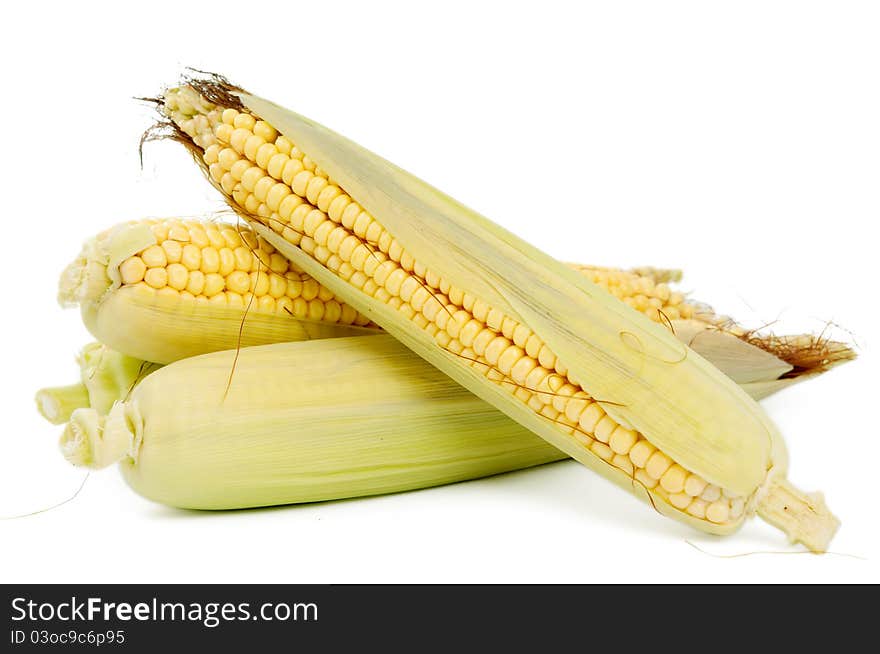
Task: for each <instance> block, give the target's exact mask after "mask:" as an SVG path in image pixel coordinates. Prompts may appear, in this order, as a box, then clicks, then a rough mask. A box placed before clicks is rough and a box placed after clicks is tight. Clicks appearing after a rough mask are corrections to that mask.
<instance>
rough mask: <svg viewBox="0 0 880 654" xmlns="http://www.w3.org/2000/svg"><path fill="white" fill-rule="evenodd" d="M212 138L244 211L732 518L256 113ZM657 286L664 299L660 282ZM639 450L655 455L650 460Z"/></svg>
mask: <svg viewBox="0 0 880 654" xmlns="http://www.w3.org/2000/svg"><path fill="white" fill-rule="evenodd" d="M264 136H265V137H268V138H271V137H273V136H274V137H275V141H274V142H273V143H270V141H269V140H268V138H264ZM215 138H216V141H217V143H216V146H215V147H213V148H212V149H211V152H209V153H208V152H206V158H205V161H206V163H208V165H209V172H210V174H211V177H212V179H213V180H214V181H215V182H216V183H217V184H218V185H220V186H221V188H223V189H224V190H226V191H227V193H228V194H229V195H231V196H232V198H233V199H234V200H235V202H236V203H237V204H238V205H239V206H241V207H243V208H244V209H245V210H246V211H247V212H248V213H250V214H253V215H255V216H259V217H260V218H262V219H263V221H264V223H265V224H266V225H267V226H268V227H269V228H271V229H273V230H274V231H275V232H277V233H279V234H281V235H282V236H283V237H285V238H287V239H288V240H290V241H291V242H292V243H294V244H295V245H298V246H299V247H300V248H301V249H302V250H303V251H305V252H307V253H309V254H311V255H312V256H314V257H315V258H316V259H318V260H319V261H322V262H326V263H327V264H329V262H331V261H333V268H334V269H335V270H337V272H338V274H339V276H340V277H341V278H342V279H344V280H346V281H347V282H348V283H350V284H352V285H353V286H354V287H355V288H358V289H359V290H361V291H363V292H364V293H367V294H368V295H370V296H372V297H374V298H376V299H379V300H380V301H382V302H385V303H386V304H389V305H390V306H392V307H394V308H395V309H397V310H398V311H400V312H401V313H402V314H404V315H405V316H406V317H407V318H409V319H410V320H412V322H413V323H414V324H416V325H418V326H419V327H421V328H422V329H424V330H425V331H427V332H429V333H430V334H432V335H433V336H434V338H435V340H436V341H437V342H438V343H439V344H440V345H441V346H442V347H444V348H445V349H447V350H448V351H450V352H454V353H457V354H459V355H460V356H461V357H462V358H463V359H464V360H469V361H470V365H472V366H473V367H474V368H475V369H476V370H478V371H481V372H483V374H484V375H485V376H486V377H487V378H489V379H492V380H493V381H495V382H497V383H499V384H501V385H502V386H504V387H506V388H508V389H510V391H511V393H512V394H513V395H514V396H515V397H518V398H519V399H520V400H521V401H523V402H525V403H526V404H528V405H529V406H530V407H531V408H532V409H533V410H534V411H536V412H537V413H539V414H540V415H543V416H545V417H546V418H547V419H548V420H552V421H553V422H555V423H557V424H558V425H559V427H560V429H562V430H563V431H565V432H567V433H569V434H570V435H572V436H574V437H575V438H576V439H577V440H578V441H579V442H580V443H581V444H582V445H584V446H585V447H587V448H588V449H589V450H590V451H592V452H593V453H594V454H596V455H597V456H599V457H600V458H602V459H603V460H605V461H606V462H608V463H609V464H610V465H613V466H615V467H617V468H619V469H621V470H624V471H625V472H626V473H627V474H629V475H631V476H632V477H633V479H634V480H636V481H638V482H639V483H642V484H643V485H644V486H645V487H646V488H649V489H652V492H653V493H655V494H657V495H659V496H660V497H662V498H663V499H664V500H666V501H668V502H669V503H670V504H671V505H672V506H675V507H676V508H678V509H680V510H682V511H688V512H689V513H691V514H692V515H697V514H699V513H702V514H703V517H705V519H708V520H712V521H716V522H726V521H727V520H728V517H729V515H730V514H731V510H730V504H731V501H732V500H731V499H730V498H726V497H719V498H716V499H715V500H712V501H709V500H707V499H705V498H704V497H696V496H692V495H688V494H687V492H686V490H685V486H686V483H687V480H688V478H689V477H691V476H695V475H693V474H692V473H688V471H687V470H685V469H684V468H682V467H681V466H678V465H677V464H674V462H672V461H671V460H669V458H668V457H666V456H665V455H663V454H662V453H660V452H657V451H656V450H655V448H653V446H651V445H650V443H648V442H647V441H646V440H645V439H644V438H643V437H642V436H641V435H640V434H638V433H636V432H633V431H631V430H627V429H625V428H624V427H622V426H621V425H619V424H617V423H616V422H615V421H614V420H613V419H612V418H611V417H610V416H608V415H607V414H606V413H605V411H604V410H603V409H602V407H601V402H599V401H595V400H594V399H593V398H591V397H590V396H589V395H588V394H587V393H586V392H584V391H583V389H582V388H581V387H580V385H579V384H578V383H577V382H576V380H573V379H570V378H568V377H567V370H566V369H565V367H564V365H563V364H562V362H560V361H558V360H557V358H556V356H555V355H554V354H553V352H552V351H551V350H550V349H549V348H548V347H547V345H546V344H544V343H543V342H541V340H540V339H539V338H538V337H537V336H536V335H535V334H534V333H532V332H531V330H530V329H528V327H526V326H525V325H521V324H518V323H517V322H516V321H515V320H513V319H511V318H510V317H509V316H505V315H504V314H503V313H502V312H500V311H498V310H497V309H493V308H491V307H489V306H488V305H486V304H485V303H483V302H481V301H480V300H479V299H477V298H474V297H472V296H470V295H469V294H468V293H466V292H464V291H462V290H461V289H457V288H455V287H454V286H452V285H450V284H449V283H448V282H446V281H445V280H443V279H442V277H440V276H439V275H436V274H434V273H433V272H432V271H430V270H427V269H426V268H425V267H424V266H421V265H420V264H419V263H418V262H416V261H414V260H413V259H412V257H411V256H409V255H408V254H407V253H406V252H405V251H404V250H403V248H402V247H401V246H400V244H399V243H397V242H396V241H395V240H394V238H393V237H392V236H391V235H390V234H389V233H387V232H386V231H385V230H384V228H383V227H382V226H381V224H379V223H378V222H376V221H375V219H373V217H372V216H370V215H369V213H367V212H366V211H365V210H364V209H362V208H361V207H360V206H359V205H358V204H357V203H356V202H354V201H353V200H352V199H351V198H350V197H349V196H348V195H347V194H346V193H345V192H344V191H342V189H340V188H339V187H338V186H337V185H335V184H333V183H332V182H331V181H330V180H328V179H327V178H326V176H323V177H322V176H321V174H320V173H321V171H320V170H318V169H315V168H314V167H313V165H312V167H311V168H310V167H307V166H305V165H304V164H303V161H304V160H305V159H306V158H305V157H303V158H302V159H300V158H298V157H294V156H290V154H289V153H291V152H294V146H293V145H292V144H290V143H289V141H287V139H286V138H285V137H283V136H278V135H277V132H275V131H274V130H271V127H269V126H267V125H266V124H265V123H263V122H262V121H259V120H257V119H255V118H254V117H253V116H250V115H248V114H244V113H240V112H238V111H235V110H233V109H226V110H224V112H223V113H222V123H221V124H219V125H218V126H217V128H216V130H215ZM267 145H272V146H274V150H273V149H271V148H266V147H265V146H267ZM261 164H264V165H261ZM648 281H652V280H648ZM655 292H657V293H659V294H660V295H665V291H664V290H663V289H662V288H661V290H660V291H656V289H655ZM669 299H673V298H672V296H671V295H670V296H669V297H668V298H667V300H669ZM676 300H677V298H676ZM679 303H680V301H679ZM661 306H662V305H661ZM514 376H515V377H514ZM646 448H650V450H651V454H650V456H648V457H647V460H645V449H646ZM639 463H641V465H639ZM704 485H705V484H704ZM691 486H692V487H693V486H694V485H693V484H691ZM706 486H708V485H706ZM702 504H706V507H705V510H703V509H702V508H701V507H702ZM692 506H693V507H694V508H693V510H691V507H692ZM722 515H723V516H724V518H723V519H720V518H721V516H722Z"/></svg>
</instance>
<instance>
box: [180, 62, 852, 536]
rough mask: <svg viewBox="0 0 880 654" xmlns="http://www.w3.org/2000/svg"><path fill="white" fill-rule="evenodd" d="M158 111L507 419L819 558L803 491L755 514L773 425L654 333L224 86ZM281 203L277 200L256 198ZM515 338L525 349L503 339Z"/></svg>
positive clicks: (359, 303) (396, 331) (768, 499)
mask: <svg viewBox="0 0 880 654" xmlns="http://www.w3.org/2000/svg"><path fill="white" fill-rule="evenodd" d="M208 97H210V101H209V100H208V99H207V98H208ZM181 99H182V100H183V102H180V100H181ZM183 105H185V106H186V107H187V109H188V110H187V111H181V110H180V109H179V108H180V106H183ZM166 115H167V116H168V117H169V118H170V119H171V120H172V121H173V122H174V123H175V124H177V126H178V128H179V129H180V134H179V136H180V139H181V140H188V141H189V144H190V147H191V149H192V150H193V151H195V152H196V153H197V154H199V155H200V156H201V157H202V159H203V161H204V163H205V164H206V165H207V166H208V171H209V173H210V176H211V178H212V179H213V181H214V182H215V184H216V185H217V187H218V188H220V189H222V190H223V191H224V193H226V194H227V197H228V198H229V199H230V201H231V203H233V204H234V206H235V207H236V208H237V210H238V211H239V212H240V213H241V214H242V215H244V216H245V217H246V218H248V219H249V220H251V221H252V222H253V223H254V224H255V229H256V231H257V232H258V233H259V234H260V235H262V236H264V237H265V238H266V239H267V240H268V241H269V242H270V243H272V244H273V246H275V247H276V248H278V249H279V251H280V252H282V253H283V254H284V255H285V256H287V257H288V258H289V259H290V260H291V261H293V262H294V263H296V265H298V266H300V267H301V268H303V270H305V271H306V272H308V273H309V274H311V275H312V276H314V277H315V278H316V279H317V280H318V281H319V282H321V283H322V284H323V285H325V286H327V287H328V288H330V289H331V290H333V292H334V293H336V294H337V295H338V296H339V297H340V298H342V299H344V300H345V301H346V302H348V303H349V304H351V305H352V306H354V307H355V308H357V309H358V310H360V311H361V312H363V313H364V314H365V315H368V316H369V317H370V319H372V320H373V321H375V322H376V323H377V324H379V325H381V326H382V327H383V328H385V329H386V330H387V331H388V332H389V333H391V334H392V335H393V336H395V337H396V338H398V339H400V340H401V341H402V342H403V343H404V344H406V345H407V346H408V347H410V348H411V349H413V350H414V351H415V352H417V353H418V354H419V355H420V356H422V357H424V358H425V359H427V360H428V361H429V362H431V363H432V364H433V365H435V366H437V367H438V368H439V369H441V370H442V371H443V372H445V373H446V374H448V375H449V376H450V377H452V378H453V379H455V380H456V381H458V382H459V383H461V384H462V385H464V386H465V387H466V388H468V389H469V390H471V391H472V392H473V393H475V394H476V395H478V396H479V397H481V398H482V399H484V400H486V401H487V402H489V403H490V404H492V405H493V406H496V407H497V408H498V409H500V410H501V411H503V412H505V413H506V414H508V415H509V416H510V417H512V418H513V419H514V420H516V421H517V422H519V423H520V424H522V425H524V426H526V427H527V428H528V429H530V430H531V431H533V432H534V433H536V434H538V435H540V436H542V437H543V438H545V439H546V440H548V441H549V442H550V443H552V444H553V445H555V446H556V447H558V448H560V449H562V450H563V451H565V452H567V453H568V454H569V455H571V456H572V457H574V458H575V459H577V460H579V461H581V462H582V463H584V464H585V465H587V466H589V467H591V468H594V469H596V470H598V471H600V472H602V473H604V474H606V475H608V476H609V477H610V478H612V479H614V480H615V481H617V482H618V483H620V484H621V485H622V486H624V487H625V488H628V489H631V490H633V492H635V493H636V494H639V495H642V496H648V497H650V499H651V502H652V504H653V505H654V506H655V508H657V509H658V510H659V511H661V512H662V513H665V514H668V515H671V516H674V517H676V518H678V519H680V520H682V521H684V522H687V523H689V524H691V525H693V526H695V527H698V528H701V529H704V530H706V531H710V532H714V533H720V534H725V533H730V532H732V531H734V530H735V529H736V528H738V527H739V526H740V525H741V523H742V521H743V519H744V517H745V516H746V515H749V514H752V513H754V512H756V511H757V512H758V513H760V514H761V515H762V516H764V517H765V518H766V519H768V520H769V521H770V522H773V523H774V524H776V525H778V526H780V527H781V528H782V529H783V530H784V531H786V533H787V534H788V535H789V536H790V537H792V538H796V539H798V540H800V541H801V542H803V543H804V544H806V545H807V546H808V547H810V548H811V549H814V550H822V549H824V548H825V547H826V546H827V543H828V542H829V540H830V538H831V537H832V535H833V533H834V532H835V531H836V528H837V522H836V520H835V519H834V518H833V517H832V516H830V514H828V513H827V511H824V510H822V507H817V506H815V505H814V504H813V503H812V500H811V499H810V498H808V497H807V496H806V495H804V494H799V495H798V503H797V504H796V505H792V506H791V507H790V508H791V510H790V511H789V512H788V516H789V519H787V520H780V519H779V516H778V514H776V513H772V512H768V511H767V508H768V507H771V506H774V504H775V499H776V497H775V495H777V494H778V493H779V492H781V491H780V488H781V486H780V480H781V479H784V475H785V474H786V471H787V455H786V452H785V447H784V444H783V442H782V439H781V437H780V435H779V434H778V432H777V430H776V428H775V427H774V426H773V424H772V423H771V422H770V420H769V419H768V418H767V417H766V416H765V415H764V414H763V412H762V411H761V410H760V408H759V407H758V406H757V405H756V404H755V403H754V402H753V401H752V400H751V399H750V398H749V397H748V396H747V395H746V394H745V393H743V392H742V391H741V390H740V389H738V388H737V387H736V386H735V384H733V383H732V382H731V381H729V380H728V379H726V378H725V377H724V376H723V375H722V374H721V373H720V372H719V371H718V370H717V369H715V368H713V367H712V366H711V365H710V364H709V363H708V362H707V361H705V360H704V359H703V358H701V357H700V356H699V355H697V354H696V353H695V352H694V351H693V350H690V349H688V348H687V347H686V346H684V345H683V344H682V343H681V342H680V341H678V340H676V339H675V338H674V336H672V334H670V332H669V331H668V329H666V328H665V327H663V326H661V325H660V324H658V323H656V322H652V321H650V320H648V319H647V318H646V317H645V316H644V315H643V314H641V313H639V312H637V311H634V310H633V309H632V308H629V307H626V305H625V304H623V303H621V302H619V301H618V300H616V299H615V298H613V297H612V296H610V295H609V294H607V293H605V292H603V291H602V290H601V289H599V288H598V287H597V286H596V285H595V284H592V283H591V282H589V281H587V280H586V279H584V277H583V276H582V275H578V274H577V273H576V272H574V271H572V270H571V269H570V268H566V267H565V266H563V265H561V264H559V263H558V262H556V261H554V260H553V259H551V258H550V257H548V256H547V255H545V254H543V253H542V252H540V251H538V250H537V249H535V248H533V247H531V246H529V245H528V244H527V243H525V242H523V241H522V240H520V239H518V238H516V237H515V236H513V235H512V234H510V233H508V232H506V231H504V230H503V229H501V228H500V227H498V226H497V225H494V224H493V223H491V222H489V221H488V220H486V219H485V218H483V217H482V216H479V215H478V214H476V213H474V212H472V211H470V210H468V209H467V208H465V207H463V206H462V205H460V204H458V203H456V202H455V201H453V200H451V199H450V198H447V197H446V196H444V195H443V194H442V193H440V192H439V191H437V190H436V189H433V188H431V187H429V186H428V185H427V184H425V183H424V182H422V181H421V180H418V179H417V178H415V177H413V176H411V175H409V174H408V173H406V172H405V171H402V170H400V169H399V168H397V167H395V166H393V165H391V164H390V163H388V162H387V161H385V160H383V159H381V158H380V157H378V156H376V155H374V154H372V153H370V152H368V151H366V150H364V149H363V148H361V147H359V146H357V145H356V144H354V143H352V142H350V141H348V140H347V139H344V138H343V137H341V136H339V135H337V134H335V133H333V132H332V131H330V130H328V129H326V128H324V127H322V126H320V125H318V124H316V123H314V122H312V121H310V120H308V119H305V118H303V117H301V116H299V115H298V114H295V113H293V112H290V111H287V110H285V109H282V108H281V107H279V106H278V105H275V104H273V103H271V102H268V101H266V100H264V99H262V98H259V97H257V96H253V95H251V94H248V93H246V92H244V91H243V90H242V89H239V88H237V87H232V86H231V85H229V84H228V83H226V82H225V81H224V80H222V79H209V80H207V81H198V82H194V83H193V84H191V85H189V86H184V87H181V88H179V89H174V90H172V91H169V92H168V94H166ZM282 137H283V138H284V139H285V142H283V143H280V142H279V139H280V138H282ZM288 144H290V148H288V147H287V146H288ZM264 145H265V146H268V147H264ZM273 148H274V151H273ZM273 159H274V161H273ZM215 164H216V165H215ZM282 196H283V197H284V198H285V199H286V198H291V199H290V200H289V201H288V203H287V204H286V205H283V204H282V203H278V204H277V205H276V204H275V203H274V201H270V198H278V197H282ZM517 330H519V331H520V334H521V339H524V340H523V345H524V347H520V346H519V345H517V344H516V343H514V342H512V341H511V339H510V338H509V337H508V336H507V334H508V333H510V334H513V333H514V332H516V331H517ZM463 339H464V340H463ZM523 359H525V361H523ZM502 366H504V367H502ZM514 369H517V370H518V371H521V373H520V374H525V380H526V383H525V384H520V383H517V382H515V381H514V380H513V379H512V378H511V377H510V375H511V374H512V371H513V370H514ZM526 369H528V372H527V373H526ZM591 405H598V408H597V411H598V410H601V413H602V414H603V415H602V416H601V417H600V418H599V420H598V422H594V420H593V414H594V413H596V412H593V413H591V414H588V413H587V409H588V407H590V406H591ZM588 415H589V416H590V417H589V418H588V419H587V421H586V424H581V422H582V419H583V418H586V416H588ZM609 421H611V422H612V423H614V425H616V426H615V427H612V425H609ZM617 427H620V428H623V429H630V430H632V431H634V432H635V433H636V434H637V439H636V442H637V443H638V442H639V441H642V440H644V441H646V442H648V443H649V444H651V445H652V446H653V447H654V448H656V449H657V450H658V453H659V454H662V455H663V456H665V457H667V458H668V460H669V462H670V465H668V466H666V469H669V468H670V467H672V465H676V466H679V467H680V468H681V469H682V470H684V471H685V472H686V473H687V475H695V476H698V477H700V478H701V479H703V480H705V481H707V482H708V483H712V484H714V485H716V486H718V487H719V488H721V489H723V491H724V494H723V498H724V499H719V500H718V502H722V503H727V506H721V505H719V506H717V507H715V508H713V509H712V510H711V511H710V510H708V509H707V511H706V512H705V514H703V513H702V512H701V511H696V512H693V511H692V512H689V511H688V509H689V508H690V504H688V505H687V506H685V505H684V502H683V501H681V500H680V498H676V500H675V501H674V502H673V501H672V500H671V495H675V493H672V494H670V493H669V492H668V491H666V490H665V489H664V485H663V484H662V483H657V484H656V485H653V484H650V483H640V484H638V483H635V482H636V480H638V479H639V477H640V474H641V476H642V477H644V476H645V475H647V477H648V478H649V479H652V480H655V481H657V482H662V479H663V477H662V473H660V472H658V473H657V474H659V475H660V476H659V477H655V476H653V475H652V474H651V470H652V469H654V468H656V469H657V470H658V471H659V467H656V466H655V467H654V468H646V469H642V470H635V469H631V468H630V466H628V465H622V464H621V465H615V463H614V456H615V455H614V452H613V450H611V448H610V446H609V445H608V444H607V441H605V440H603V434H606V433H613V431H614V429H616V428H617ZM619 456H621V457H622V456H623V455H619ZM621 461H622V459H621ZM630 461H631V459H630ZM649 465H650V459H649ZM673 469H676V468H673ZM665 472H666V470H664V471H663V473H665ZM667 486H669V484H667ZM672 486H673V487H674V488H677V487H678V484H677V483H676V484H673V485H672ZM697 499H698V498H693V499H692V500H691V503H694V502H696V501H697ZM733 502H736V503H739V502H742V503H743V504H744V506H745V507H746V510H745V511H744V512H743V513H742V515H739V516H738V517H733V516H734V512H733V511H731V510H730V506H731V505H732V503H733ZM695 513H696V515H695ZM771 513H772V515H771Z"/></svg>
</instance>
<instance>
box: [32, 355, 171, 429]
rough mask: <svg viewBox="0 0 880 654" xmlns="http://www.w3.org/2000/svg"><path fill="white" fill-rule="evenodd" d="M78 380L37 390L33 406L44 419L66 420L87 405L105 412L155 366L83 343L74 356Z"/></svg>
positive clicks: (57, 421)
mask: <svg viewBox="0 0 880 654" xmlns="http://www.w3.org/2000/svg"><path fill="white" fill-rule="evenodd" d="M77 363H78V365H79V369H80V381H79V382H78V383H76V384H71V385H68V386H58V387H48V388H43V389H40V390H39V391H37V395H36V402H37V408H38V410H39V411H40V413H41V414H42V415H43V417H44V418H46V420H48V421H49V422H51V423H53V424H56V425H59V424H62V423H65V422H67V421H68V420H69V419H70V415H71V414H72V413H73V411H74V410H75V409H78V408H84V407H91V408H93V409H95V410H96V411H97V412H98V413H100V414H106V413H107V412H108V411H109V410H110V407H111V406H112V405H113V403H114V402H116V401H117V400H121V399H124V398H125V396H126V395H127V394H128V392H129V391H131V389H132V388H133V387H134V385H135V384H136V383H137V381H138V380H139V379H140V378H141V377H143V376H145V375H148V374H149V373H150V372H152V371H153V370H155V369H157V368H158V367H159V366H158V365H157V364H154V363H150V362H148V361H142V360H140V359H136V358H134V357H130V356H127V355H125V354H122V353H120V352H117V351H115V350H112V349H110V348H108V347H106V346H104V345H102V344H101V343H90V344H89V345H86V346H85V347H84V348H83V349H82V350H81V351H80V353H79V356H78V357H77Z"/></svg>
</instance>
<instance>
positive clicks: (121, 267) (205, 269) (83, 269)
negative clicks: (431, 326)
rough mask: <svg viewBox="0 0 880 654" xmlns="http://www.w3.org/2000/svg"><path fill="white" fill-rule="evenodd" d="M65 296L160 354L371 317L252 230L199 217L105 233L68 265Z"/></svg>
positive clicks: (104, 330)
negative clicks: (245, 317)
mask: <svg viewBox="0 0 880 654" xmlns="http://www.w3.org/2000/svg"><path fill="white" fill-rule="evenodd" d="M58 299H59V302H60V303H61V304H62V305H65V306H71V305H79V306H80V309H81V313H82V317H83V322H84V323H85V325H86V327H87V328H88V329H89V331H90V332H92V334H94V335H96V337H97V338H99V340H101V341H102V342H104V343H106V344H107V345H109V346H110V347H112V348H113V349H115V350H118V351H120V352H124V353H125V354H128V355H130V356H133V357H137V358H139V359H144V360H148V361H153V362H156V363H168V362H170V361H175V360H177V359H182V358H184V357H187V356H192V355H194V354H201V353H203V352H206V351H213V350H223V349H227V348H229V347H234V345H235V344H236V343H240V344H241V345H244V346H247V345H259V344H263V343H276V342H279V341H288V340H301V339H306V338H329V337H334V336H351V335H357V334H361V333H364V329H363V328H365V327H366V328H369V327H370V326H371V325H370V321H369V319H368V318H365V317H364V316H363V315H360V314H358V313H357V312H356V311H355V310H354V309H352V308H351V307H349V306H348V305H346V304H344V303H341V302H339V301H337V300H336V298H335V297H334V296H333V294H332V293H330V292H329V291H328V290H327V289H326V288H325V287H322V286H320V285H319V284H318V283H317V282H316V281H315V280H314V279H312V278H311V277H309V276H308V275H306V274H305V273H303V272H301V271H300V270H298V269H297V268H296V267H295V266H293V265H292V264H290V262H289V261H288V260H287V259H286V258H284V257H283V256H281V255H280V254H278V253H277V252H275V249H274V248H273V247H272V246H271V245H269V244H268V243H266V242H265V241H264V240H262V239H259V238H258V237H257V236H255V235H254V233H253V232H252V231H251V230H241V229H236V228H235V227H234V226H231V225H222V224H204V223H199V222H198V221H181V220H146V221H139V222H132V223H126V224H122V225H119V226H117V227H116V228H114V229H111V230H107V231H106V232H103V233H101V234H99V235H98V236H97V237H95V238H94V239H91V240H90V241H88V242H87V243H86V244H85V246H84V248H83V251H82V252H81V253H80V255H79V256H78V257H77V259H76V260H75V261H74V262H73V263H71V264H70V265H69V266H68V267H67V269H66V270H65V271H64V274H63V275H62V276H61V282H60V284H59V291H58ZM245 309H247V310H248V322H247V329H246V330H244V329H242V320H241V317H242V314H243V312H244V311H245Z"/></svg>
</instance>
